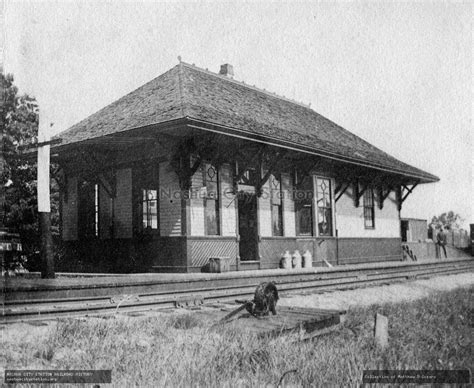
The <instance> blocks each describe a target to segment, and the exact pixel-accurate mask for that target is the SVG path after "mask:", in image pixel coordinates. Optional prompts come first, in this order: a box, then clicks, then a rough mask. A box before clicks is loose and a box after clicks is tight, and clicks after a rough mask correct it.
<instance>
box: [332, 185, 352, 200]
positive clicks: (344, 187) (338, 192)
mask: <svg viewBox="0 0 474 388" xmlns="http://www.w3.org/2000/svg"><path fill="white" fill-rule="evenodd" d="M350 185H351V182H342V183H339V184H338V185H337V186H336V190H335V192H334V195H335V196H336V199H335V201H336V202H337V201H339V199H340V198H341V197H342V196H343V195H344V193H345V192H346V191H347V189H348V188H349V186H350Z"/></svg>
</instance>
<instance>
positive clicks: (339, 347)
mask: <svg viewBox="0 0 474 388" xmlns="http://www.w3.org/2000/svg"><path fill="white" fill-rule="evenodd" d="M473 293H474V289H458V290H455V291H452V292H449V293H440V294H434V295H433V296H431V297H428V298H426V299H422V300H418V301H415V302H412V303H400V304H385V305H375V306H371V307H370V308H361V309H353V310H350V311H349V312H348V316H347V319H346V322H345V323H344V324H343V325H341V327H340V328H339V329H338V330H337V331H335V332H333V333H331V334H328V335H326V336H323V337H319V338H316V339H314V340H313V341H308V342H295V343H290V342H291V341H290V340H291V338H285V337H280V338H277V339H275V340H270V339H262V338H257V337H256V336H255V335H254V334H251V333H248V332H243V331H240V330H238V329H235V328H232V327H231V326H226V325H223V326H220V327H218V328H216V329H212V330H211V329H209V325H208V324H206V323H205V321H203V320H202V319H201V318H199V315H196V314H194V315H193V314H176V315H172V316H159V317H153V318H152V317H139V318H129V317H123V316H115V317H114V318H113V319H108V320H103V319H87V320H86V319H84V320H77V319H71V320H63V321H60V322H58V324H57V326H56V328H55V329H54V330H52V331H51V332H50V334H49V336H47V337H46V338H44V339H39V340H37V341H36V342H35V343H10V344H8V345H9V346H7V347H6V349H5V351H6V352H5V354H6V357H4V359H5V361H6V362H5V365H6V366H5V367H6V368H21V367H23V368H25V367H31V366H32V365H39V366H40V367H42V368H44V369H48V368H58V369H88V368H90V369H112V370H113V372H112V376H113V383H114V384H115V385H117V386H172V387H188V386H210V387H213V386H249V387H254V386H267V385H270V386H278V385H279V384H281V386H304V387H306V386H326V385H337V386H347V385H358V384H360V379H361V376H362V372H363V370H364V369H381V368H384V369H445V368H448V369H463V368H469V367H471V365H470V363H471V362H472V359H473V354H472V349H473V346H472V328H473V324H474V322H473V316H474V313H473V306H472V302H471V300H473V299H472V297H473V296H474V295H473ZM376 312H380V313H382V314H384V315H387V316H388V317H389V338H390V340H389V346H388V348H387V349H386V350H385V351H382V350H380V349H379V348H378V347H377V346H376V344H375V342H374V340H373V317H374V314H375V313H376ZM35 360H36V361H35ZM35 362H36V364H35Z"/></svg>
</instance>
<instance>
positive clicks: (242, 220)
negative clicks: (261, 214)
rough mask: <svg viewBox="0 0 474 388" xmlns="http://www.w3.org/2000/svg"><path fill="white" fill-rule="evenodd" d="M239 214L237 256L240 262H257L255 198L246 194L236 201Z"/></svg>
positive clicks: (253, 195)
mask: <svg viewBox="0 0 474 388" xmlns="http://www.w3.org/2000/svg"><path fill="white" fill-rule="evenodd" d="M238 212H239V236H240V241H239V254H240V260H241V261H257V260H258V259H259V256H258V229H257V196H256V195H255V194H250V193H246V194H245V195H240V196H239V199H238Z"/></svg>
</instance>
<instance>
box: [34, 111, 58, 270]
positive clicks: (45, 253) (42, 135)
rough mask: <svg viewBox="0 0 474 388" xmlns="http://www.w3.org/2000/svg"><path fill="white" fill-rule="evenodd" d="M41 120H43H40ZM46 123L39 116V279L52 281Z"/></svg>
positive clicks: (48, 145)
mask: <svg viewBox="0 0 474 388" xmlns="http://www.w3.org/2000/svg"><path fill="white" fill-rule="evenodd" d="M41 119H43V120H41ZM48 127H49V126H48V125H47V121H46V120H44V117H43V116H42V115H40V122H39V128H38V141H39V142H41V143H42V144H41V145H39V146H38V168H37V174H38V175H37V190H38V215H39V225H40V231H41V277H42V278H46V279H52V278H54V277H55V274H54V257H53V238H52V235H51V204H50V187H49V185H50V182H49V168H50V147H51V146H50V143H49V142H48V140H49V138H48V130H49V128H48Z"/></svg>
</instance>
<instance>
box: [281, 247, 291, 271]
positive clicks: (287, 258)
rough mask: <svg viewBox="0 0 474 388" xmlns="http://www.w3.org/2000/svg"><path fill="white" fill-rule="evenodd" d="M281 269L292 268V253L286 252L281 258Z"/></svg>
mask: <svg viewBox="0 0 474 388" xmlns="http://www.w3.org/2000/svg"><path fill="white" fill-rule="evenodd" d="M281 268H283V269H290V268H291V254H290V251H285V253H284V254H283V255H282V256H281Z"/></svg>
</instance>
